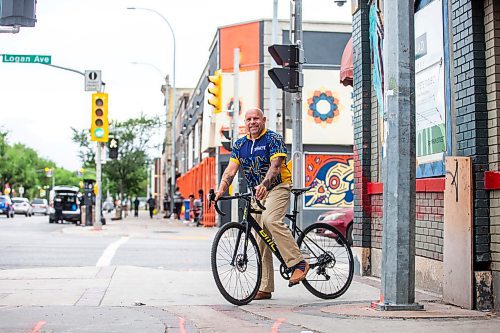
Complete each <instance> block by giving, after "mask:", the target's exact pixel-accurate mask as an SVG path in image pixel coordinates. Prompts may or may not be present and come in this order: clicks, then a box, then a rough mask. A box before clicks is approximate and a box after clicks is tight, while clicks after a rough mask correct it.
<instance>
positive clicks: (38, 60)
mask: <svg viewBox="0 0 500 333" xmlns="http://www.w3.org/2000/svg"><path fill="white" fill-rule="evenodd" d="M51 61H52V56H49V55H33V54H2V62H17V63H20V64H44V65H50V63H51Z"/></svg>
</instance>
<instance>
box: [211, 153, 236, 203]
mask: <svg viewBox="0 0 500 333" xmlns="http://www.w3.org/2000/svg"><path fill="white" fill-rule="evenodd" d="M238 168H239V165H238V164H237V163H234V162H232V161H230V162H229V165H228V166H227V168H226V170H225V171H224V173H223V174H222V178H221V180H220V184H219V189H218V190H217V194H216V195H217V198H218V197H220V196H221V195H223V194H224V193H225V192H226V191H227V189H228V188H229V185H231V183H232V182H233V179H234V176H235V175H236V173H237V172H238Z"/></svg>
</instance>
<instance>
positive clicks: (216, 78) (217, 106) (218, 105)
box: [208, 70, 222, 113]
mask: <svg viewBox="0 0 500 333" xmlns="http://www.w3.org/2000/svg"><path fill="white" fill-rule="evenodd" d="M208 81H209V82H210V83H212V86H210V87H208V92H209V93H210V94H211V95H212V97H211V98H210V99H209V100H208V104H210V105H212V106H213V107H214V108H213V112H214V113H219V112H222V72H221V71H220V70H216V71H215V72H214V75H209V76H208Z"/></svg>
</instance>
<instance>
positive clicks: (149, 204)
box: [148, 196, 156, 218]
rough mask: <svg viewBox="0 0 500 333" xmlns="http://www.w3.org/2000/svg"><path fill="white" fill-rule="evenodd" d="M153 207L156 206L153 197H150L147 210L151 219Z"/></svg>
mask: <svg viewBox="0 0 500 333" xmlns="http://www.w3.org/2000/svg"><path fill="white" fill-rule="evenodd" d="M155 205H156V202H155V199H154V198H153V196H150V197H149V199H148V208H149V217H150V218H153V214H154V211H155Z"/></svg>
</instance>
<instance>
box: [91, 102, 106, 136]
mask: <svg viewBox="0 0 500 333" xmlns="http://www.w3.org/2000/svg"><path fill="white" fill-rule="evenodd" d="M108 136H109V122H108V94H106V93H94V94H92V124H91V126H90V138H91V140H92V141H97V142H108Z"/></svg>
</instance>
